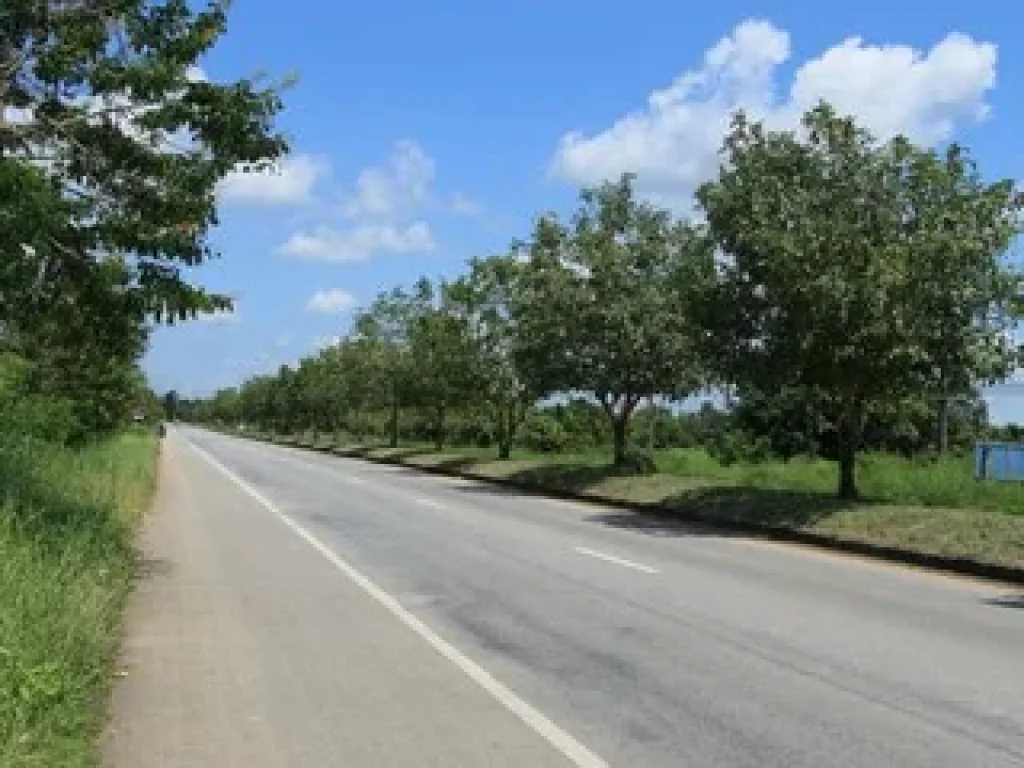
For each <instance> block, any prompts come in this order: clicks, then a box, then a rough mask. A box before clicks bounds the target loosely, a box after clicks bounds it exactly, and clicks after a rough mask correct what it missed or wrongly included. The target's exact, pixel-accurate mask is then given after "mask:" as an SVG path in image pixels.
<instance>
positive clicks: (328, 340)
mask: <svg viewBox="0 0 1024 768" xmlns="http://www.w3.org/2000/svg"><path fill="white" fill-rule="evenodd" d="M342 339H343V337H342V336H341V335H340V334H332V335H328V336H315V337H314V338H313V341H312V342H311V343H310V345H309V346H310V348H311V349H312V350H313V351H314V352H319V351H320V350H322V349H328V348H330V347H336V346H338V345H339V344H341V342H342Z"/></svg>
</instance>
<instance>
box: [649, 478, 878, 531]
mask: <svg viewBox="0 0 1024 768" xmlns="http://www.w3.org/2000/svg"><path fill="white" fill-rule="evenodd" d="M865 503H870V502H865V501H849V500H844V499H839V498H837V497H836V496H833V495H831V494H826V493H815V492H812V491H789V490H780V489H772V488H757V487H754V486H721V485H713V486H706V487H702V488H693V489H691V490H687V491H684V492H682V493H678V494H675V495H672V496H669V497H667V498H665V499H663V500H662V502H661V504H660V505H661V506H663V507H665V508H666V510H668V511H670V512H673V513H677V514H679V515H681V516H683V517H692V518H697V519H700V520H706V521H708V522H715V521H722V522H731V523H748V524H752V525H759V526H770V527H781V528H801V527H805V526H810V525H814V524H815V523H817V522H820V521H821V520H824V519H826V518H828V517H831V516H832V515H834V514H836V513H838V512H842V511H845V510H848V509H853V508H855V507H858V506H863V505H864V504H865Z"/></svg>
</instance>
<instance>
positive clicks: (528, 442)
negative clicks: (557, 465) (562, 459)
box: [519, 411, 569, 453]
mask: <svg viewBox="0 0 1024 768" xmlns="http://www.w3.org/2000/svg"><path fill="white" fill-rule="evenodd" d="M519 442H520V443H521V444H522V446H523V447H524V448H526V449H527V450H530V451H536V452H537V453H561V452H563V451H564V450H565V449H566V447H567V446H568V445H569V433H568V432H566V431H565V428H564V427H563V426H562V425H561V423H559V421H558V419H556V418H555V417H554V416H552V415H551V414H550V413H547V412H546V411H531V412H530V413H529V414H527V416H526V419H524V420H523V423H522V424H521V425H520V426H519Z"/></svg>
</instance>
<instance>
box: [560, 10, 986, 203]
mask: <svg viewBox="0 0 1024 768" xmlns="http://www.w3.org/2000/svg"><path fill="white" fill-rule="evenodd" d="M790 55H791V48H790V41H789V35H788V34H787V33H786V32H785V31H784V30H782V29H779V28H778V27H776V26H774V25H772V24H771V23H769V22H766V21H758V20H748V21H745V22H743V23H741V24H740V25H739V26H737V27H736V28H735V29H734V30H733V31H732V33H731V34H730V35H728V36H726V37H725V38H723V39H722V40H720V41H719V42H718V43H717V44H716V45H715V46H713V47H712V48H711V49H710V50H708V51H707V52H706V53H705V54H704V60H703V62H702V64H701V66H700V67H698V68H696V69H693V70H689V71H686V72H684V73H683V74H681V75H680V76H679V77H677V78H676V79H675V81H674V82H672V83H671V84H670V85H668V86H667V87H666V88H664V89H661V90H656V91H654V92H653V93H651V94H650V96H649V97H648V99H647V104H646V105H645V106H644V107H643V108H641V109H638V110H636V111H634V112H632V113H630V114H628V115H625V116H623V117H621V118H619V119H618V120H616V121H615V122H614V123H613V124H612V125H611V126H610V127H608V128H606V129H605V130H602V131H598V132H596V133H593V134H589V135H588V134H585V133H582V132H578V131H575V132H571V133H567V134H566V135H564V136H563V137H562V139H561V140H560V142H559V145H558V148H557V151H556V153H555V156H554V158H553V160H552V162H551V173H552V174H553V175H554V176H557V177H560V178H563V179H565V180H568V181H572V182H575V183H579V184H594V183H597V182H600V181H603V180H605V179H611V178H615V177H617V176H618V175H620V174H621V173H624V172H634V173H636V174H637V176H638V185H639V187H640V188H641V190H642V191H643V192H644V193H646V194H648V195H649V196H651V197H654V198H656V199H660V200H661V201H662V202H668V203H673V204H680V205H684V204H686V202H687V201H689V200H690V198H691V196H692V193H693V190H694V189H695V188H696V186H697V185H698V184H700V183H701V182H702V181H704V180H706V179H708V178H710V177H711V176H712V175H714V173H715V171H716V169H717V167H718V162H719V156H718V151H719V149H720V147H721V142H722V138H723V136H724V135H725V133H726V132H727V131H728V127H729V122H730V119H731V116H732V115H733V114H734V113H735V111H736V110H738V109H743V110H745V111H747V112H748V114H750V115H751V116H752V117H755V118H759V119H763V120H765V121H766V122H767V123H768V124H769V125H770V126H772V127H774V128H792V127H795V126H797V125H798V123H799V119H800V116H801V115H802V114H803V112H805V111H806V110H807V109H808V108H810V107H812V106H813V105H814V104H816V103H817V102H818V101H819V100H821V99H825V100H827V101H829V102H831V103H832V104H833V105H834V106H835V107H836V108H837V109H838V110H839V111H840V112H841V113H844V114H853V115H856V116H857V118H858V119H859V120H860V121H861V122H862V124H863V125H865V126H866V127H867V128H868V129H870V130H871V131H872V132H873V133H874V134H875V135H876V136H877V137H879V138H883V139H884V138H889V137H891V136H893V135H895V134H898V133H900V134H904V135H906V136H908V137H910V138H911V139H913V140H915V141H918V142H923V143H933V142H937V141H941V140H943V139H946V138H948V137H949V136H951V135H952V133H953V132H954V131H955V129H956V128H957V126H958V125H959V124H962V123H969V122H976V121H979V120H982V119H984V118H985V117H986V116H987V114H988V112H989V106H988V104H987V102H986V96H987V94H988V92H989V91H990V90H991V89H992V87H993V86H994V85H995V78H996V73H995V68H996V47H995V46H994V45H992V44H989V43H984V42H978V41H976V40H974V39H972V38H970V37H968V36H966V35H962V34H958V33H952V34H950V35H948V36H947V37H946V38H944V39H943V40H941V41H939V42H938V43H936V44H935V45H934V46H933V47H932V48H931V49H930V50H927V51H921V50H918V49H915V48H912V47H909V46H905V45H871V44H868V43H866V42H865V41H864V40H862V39H861V38H859V37H851V38H849V39H847V40H844V41H842V42H841V43H839V44H838V45H836V46H834V47H832V48H829V49H828V50H826V51H825V52H824V53H822V54H821V55H820V56H818V57H816V58H813V59H810V60H809V61H806V62H804V63H802V64H801V65H800V66H799V67H798V68H797V69H796V72H795V74H794V76H793V79H792V82H790V83H789V87H788V88H785V87H782V84H780V82H779V69H780V67H781V66H782V65H783V64H785V63H786V62H787V61H788V60H789V59H790Z"/></svg>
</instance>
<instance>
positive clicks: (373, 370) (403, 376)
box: [352, 288, 413, 448]
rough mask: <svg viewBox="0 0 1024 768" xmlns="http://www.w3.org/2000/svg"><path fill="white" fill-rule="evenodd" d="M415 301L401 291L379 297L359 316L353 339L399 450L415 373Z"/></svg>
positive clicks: (392, 441) (392, 439) (395, 445)
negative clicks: (412, 355)
mask: <svg viewBox="0 0 1024 768" xmlns="http://www.w3.org/2000/svg"><path fill="white" fill-rule="evenodd" d="M410 303H411V298H410V297H409V296H408V294H406V293H405V292H404V291H403V290H401V289H400V288H395V289H394V290H392V291H390V292H388V293H382V294H380V295H378V296H377V298H376V299H375V300H374V302H373V303H372V304H371V305H370V306H369V308H368V309H366V310H365V311H363V312H361V313H359V315H357V317H356V320H355V323H354V329H353V334H352V339H353V340H354V341H355V342H357V343H358V344H359V347H358V349H359V351H360V352H361V353H362V356H361V359H360V364H361V365H362V366H364V371H365V373H366V379H365V381H372V382H374V389H373V392H374V395H375V397H374V399H378V398H379V399H382V400H383V403H382V405H386V407H387V408H388V410H389V411H390V419H389V425H388V432H389V441H390V445H391V447H392V448H397V447H398V415H399V411H400V409H401V406H402V404H403V402H406V401H407V399H408V398H409V395H410V389H411V382H412V380H413V369H412V367H411V361H410V341H409V314H410V311H411V310H410Z"/></svg>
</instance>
